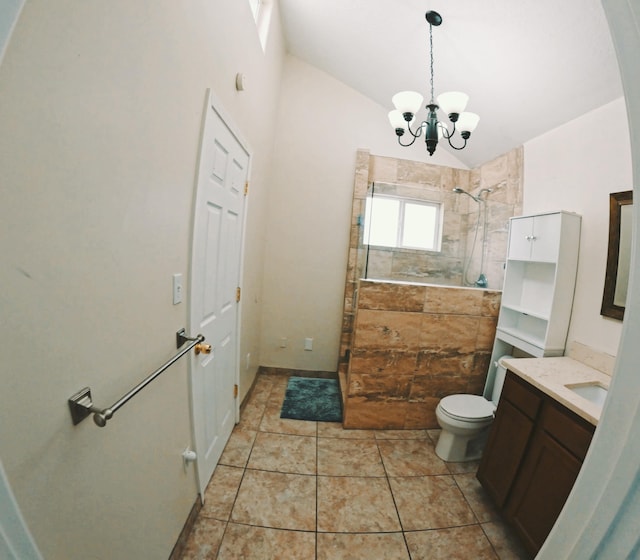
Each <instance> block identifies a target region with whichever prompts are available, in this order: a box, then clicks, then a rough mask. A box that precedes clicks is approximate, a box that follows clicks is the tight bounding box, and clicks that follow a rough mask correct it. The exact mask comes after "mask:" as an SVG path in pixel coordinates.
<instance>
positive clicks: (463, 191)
mask: <svg viewBox="0 0 640 560" xmlns="http://www.w3.org/2000/svg"><path fill="white" fill-rule="evenodd" d="M453 192H454V193H458V194H466V195H467V196H470V197H471V198H473V200H475V201H476V202H480V201H481V200H482V199H480V198H478V197H477V196H473V195H472V194H471V193H468V192H467V191H465V190H464V189H461V188H460V187H453Z"/></svg>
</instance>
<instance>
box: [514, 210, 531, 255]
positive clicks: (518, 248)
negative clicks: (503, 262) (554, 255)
mask: <svg viewBox="0 0 640 560" xmlns="http://www.w3.org/2000/svg"><path fill="white" fill-rule="evenodd" d="M532 236H533V218H532V217H524V218H511V230H510V232H509V258H510V259H514V260H518V261H528V260H531V238H532Z"/></svg>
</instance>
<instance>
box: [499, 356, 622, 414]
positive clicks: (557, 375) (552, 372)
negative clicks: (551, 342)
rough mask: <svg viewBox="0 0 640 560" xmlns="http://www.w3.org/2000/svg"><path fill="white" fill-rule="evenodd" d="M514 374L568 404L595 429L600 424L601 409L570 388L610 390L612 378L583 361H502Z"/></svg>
mask: <svg viewBox="0 0 640 560" xmlns="http://www.w3.org/2000/svg"><path fill="white" fill-rule="evenodd" d="M502 362H503V363H504V365H505V366H507V368H508V369H509V370H511V371H513V373H515V374H517V375H518V376H520V377H521V378H522V379H524V380H525V381H528V382H529V383H531V385H533V386H534V387H537V388H538V389H540V390H541V391H542V392H543V393H545V394H547V395H549V396H550V397H551V398H553V399H555V400H556V401H558V402H560V403H561V404H563V405H565V406H566V407H567V408H568V409H569V410H572V411H573V412H575V413H576V414H577V415H578V416H580V417H582V418H584V419H585V420H587V421H588V422H590V423H591V424H593V425H594V426H597V425H598V421H599V420H600V414H601V412H602V408H601V407H600V406H598V405H596V404H594V403H592V402H590V401H588V400H587V399H585V398H582V397H581V396H579V395H577V394H576V393H574V392H573V391H572V390H571V389H569V388H567V387H566V386H567V385H583V384H586V385H588V384H592V383H596V384H598V385H601V386H602V387H605V388H607V389H608V388H609V383H610V381H611V378H610V377H609V376H608V375H607V374H605V373H602V372H601V371H598V370H597V369H593V368H591V367H589V366H587V365H585V364H583V363H582V362H579V361H577V360H574V359H573V358H569V357H567V356H563V357H560V358H506V359H504V360H502Z"/></svg>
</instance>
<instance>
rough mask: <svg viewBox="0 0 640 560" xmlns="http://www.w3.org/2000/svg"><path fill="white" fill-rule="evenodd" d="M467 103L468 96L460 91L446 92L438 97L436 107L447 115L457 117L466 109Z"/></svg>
mask: <svg viewBox="0 0 640 560" xmlns="http://www.w3.org/2000/svg"><path fill="white" fill-rule="evenodd" d="M468 102H469V96H468V95H467V94H466V93H462V92H461V91H447V92H445V93H441V94H440V95H438V105H439V106H440V109H442V110H443V111H444V112H445V113H446V114H447V115H459V114H460V113H462V111H464V110H465V109H466V108H467V103H468ZM452 120H453V119H452ZM454 122H455V121H454Z"/></svg>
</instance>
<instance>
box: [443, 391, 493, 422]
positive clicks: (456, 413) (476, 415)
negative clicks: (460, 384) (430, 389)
mask: <svg viewBox="0 0 640 560" xmlns="http://www.w3.org/2000/svg"><path fill="white" fill-rule="evenodd" d="M438 406H439V407H440V409H441V411H442V412H444V413H445V414H446V415H447V416H450V417H451V418H454V419H456V420H461V421H466V422H482V421H484V420H490V419H492V418H493V415H494V413H495V411H496V407H495V405H494V404H493V403H492V402H490V401H488V400H487V399H485V398H484V397H481V396H479V395H449V396H448V397H444V398H443V399H442V400H441V401H440V403H439V405H438Z"/></svg>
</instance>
